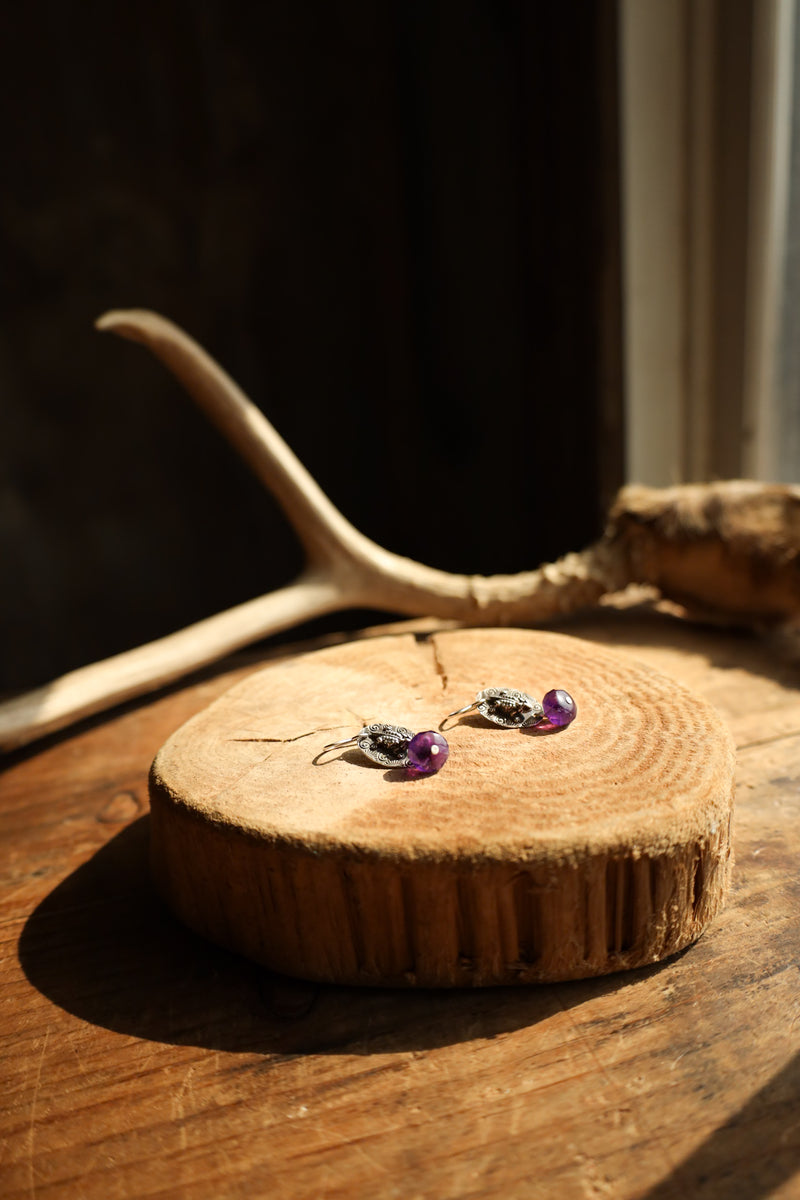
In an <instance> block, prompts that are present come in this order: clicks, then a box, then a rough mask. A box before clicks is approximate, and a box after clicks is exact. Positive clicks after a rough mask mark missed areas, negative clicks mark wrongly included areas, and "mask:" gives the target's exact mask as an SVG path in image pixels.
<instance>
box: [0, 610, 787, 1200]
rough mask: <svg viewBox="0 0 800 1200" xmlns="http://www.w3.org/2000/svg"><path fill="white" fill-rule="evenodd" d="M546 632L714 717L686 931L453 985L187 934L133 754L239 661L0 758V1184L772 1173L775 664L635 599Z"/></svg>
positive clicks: (755, 1188) (701, 1182)
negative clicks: (171, 902)
mask: <svg viewBox="0 0 800 1200" xmlns="http://www.w3.org/2000/svg"><path fill="white" fill-rule="evenodd" d="M560 628H561V629H562V630H564V631H566V632H570V633H573V634H576V635H578V636H582V637H586V638H588V639H591V640H594V641H598V642H603V643H605V644H611V645H616V646H618V647H620V648H623V649H626V650H629V651H630V652H631V653H632V654H634V655H635V656H636V657H638V658H639V659H642V660H645V661H647V662H650V663H652V664H653V665H654V666H657V667H659V668H660V669H661V670H663V671H665V672H667V673H669V674H672V675H674V676H675V677H676V678H679V679H681V680H682V681H683V682H684V683H686V684H688V685H689V686H690V687H692V688H694V689H695V690H696V691H698V692H699V693H701V694H703V695H704V696H706V697H707V698H708V699H710V700H711V701H712V702H713V703H715V704H716V705H717V706H718V707H719V709H720V710H721V711H722V712H723V713H724V715H725V716H726V717H727V718H728V719H729V721H730V724H731V727H732V729H733V731H734V734H735V736H736V740H737V744H738V747H739V782H738V801H737V820H736V835H735V845H736V856H737V866H736V872H735V886H734V892H733V896H732V899H731V902H730V904H729V906H728V908H727V910H726V911H725V913H724V914H723V916H722V917H721V918H720V919H718V920H717V921H716V923H715V924H714V925H713V927H712V928H711V930H710V932H709V933H707V934H706V936H705V937H704V938H703V939H702V940H701V941H700V942H699V943H697V944H696V945H695V946H693V947H691V948H690V949H689V950H687V951H685V952H684V953H683V954H682V955H680V956H678V957H677V958H675V959H673V960H671V961H669V962H667V963H665V964H662V965H661V966H658V967H653V968H649V969H646V970H641V971H637V972H632V973H627V974H622V975H617V976H612V977H607V978H604V979H595V980H589V981H586V982H578V983H569V984H561V985H554V986H547V987H539V988H518V989H512V988H502V989H496V990H492V989H489V990H483V991H470V992H465V991H458V992H394V991H367V990H357V989H353V988H340V987H318V986H312V985H310V984H305V983H298V982H293V981H290V980H287V979H283V978H279V977H277V976H274V975H270V974H269V973H268V972H266V971H264V970H262V969H260V968H257V967H256V966H254V965H252V964H250V963H248V962H246V961H243V960H241V959H238V958H235V957H233V956H232V955H229V954H227V953H224V952H223V951H221V950H218V949H216V948H214V947H212V946H210V945H207V944H205V943H203V942H202V941H200V940H199V939H198V938H196V937H194V936H193V935H191V934H190V933H188V932H187V931H186V930H185V929H183V928H182V927H181V926H180V925H179V924H178V923H177V922H176V921H175V920H174V919H173V918H172V917H171V916H170V915H169V914H168V913H167V912H166V911H165V910H164V908H163V907H162V906H161V904H160V903H159V901H158V900H157V899H156V898H155V896H154V895H153V892H152V889H151V886H150V882H149V879H148V872H147V863H146V842H147V817H146V815H145V814H146V811H147V770H148V766H149V764H150V761H151V759H152V757H153V754H154V753H155V751H156V749H157V748H158V746H159V745H160V743H161V742H162V741H163V740H164V739H165V737H166V736H167V735H168V734H169V733H170V732H171V731H172V730H173V729H174V728H175V727H176V725H178V724H179V723H180V722H182V721H183V720H184V719H185V718H187V717H188V716H189V715H191V714H192V713H194V712H196V711H197V710H198V709H199V708H201V707H203V706H204V705H205V704H206V703H208V702H209V701H210V700H211V699H213V698H214V697H216V696H217V695H218V694H219V693H220V692H221V691H222V690H223V689H224V688H225V687H226V686H228V685H229V684H230V683H231V682H232V681H233V680H234V679H236V678H239V677H241V675H242V674H243V673H244V671H246V670H248V669H252V666H253V665H254V662H255V661H256V660H254V658H253V657H252V656H251V657H250V658H248V659H245V658H240V659H238V660H237V661H236V662H235V663H234V664H233V665H232V666H229V669H226V670H224V671H222V672H220V673H219V674H218V675H216V676H215V677H213V678H208V679H204V680H202V681H201V682H195V683H194V684H192V685H191V686H188V687H186V688H184V689H182V690H179V691H175V692H172V693H170V694H168V695H164V696H161V697H159V698H157V699H156V700H153V701H151V702H149V703H146V704H142V705H139V706H134V707H131V708H129V709H127V710H126V711H124V712H122V713H121V714H118V715H115V716H113V717H112V718H109V719H107V720H105V721H99V722H95V723H94V724H92V725H91V726H89V727H84V728H83V729H81V730H80V731H79V732H78V733H76V734H74V735H72V736H64V737H60V738H57V739H54V740H52V741H50V742H49V743H48V744H46V745H45V746H44V747H43V748H39V749H38V750H33V751H29V752H27V753H24V754H19V755H17V756H16V757H15V758H13V759H11V760H9V761H8V763H7V766H6V770H5V773H4V775H3V777H2V779H0V797H1V798H0V813H1V814H2V826H1V836H2V844H3V849H2V857H1V858H0V864H1V865H2V872H3V882H4V884H5V886H4V888H3V892H2V929H3V935H4V936H3V951H4V954H3V960H2V990H0V1004H2V1024H0V1034H2V1062H3V1093H2V1115H1V1116H0V1121H1V1124H0V1144H1V1145H2V1155H1V1156H0V1163H1V1164H2V1166H0V1195H2V1196H3V1197H4V1198H5V1200H16V1198H17V1197H20V1198H22V1197H24V1198H25V1200H32V1198H34V1197H48V1196H49V1197H56V1196H69V1197H73V1196H74V1197H87V1198H92V1200H94V1198H96V1200H114V1198H116V1197H125V1198H126V1200H127V1198H132V1200H140V1198H150V1197H156V1196H164V1197H192V1198H195V1197H197V1198H201V1197H202V1198H206V1197H208V1198H213V1200H218V1198H226V1197H240V1196H241V1197H243V1198H244V1197H246V1198H247V1200H252V1198H254V1197H261V1196H268V1197H270V1198H271V1200H283V1198H287V1200H288V1198H292V1200H295V1198H303V1200H304V1198H305V1197H313V1198H317V1197H348V1198H351V1197H352V1198H356V1197H357V1198H359V1200H361V1198H363V1197H372V1196H376V1197H393V1196H397V1197H402V1198H403V1200H407V1198H413V1197H425V1198H426V1200H427V1198H428V1197H495V1196H502V1197H508V1196H520V1197H526V1198H534V1200H535V1198H539V1197H548V1198H549V1197H558V1198H559V1200H562V1198H566V1200H569V1198H571V1197H576V1198H578V1197H579V1198H581V1200H587V1198H589V1200H602V1198H605V1197H609V1198H613V1200H616V1198H618V1197H621V1198H625V1197H642V1198H645V1197H646V1198H647V1200H667V1198H668V1197H695V1196H699V1197H724V1198H725V1200H730V1198H731V1197H733V1198H737V1197H742V1198H746V1200H755V1198H758V1197H762V1196H764V1197H765V1196H770V1197H773V1196H777V1197H791V1196H800V1056H799V1055H798V1051H800V969H799V968H800V957H799V955H800V923H799V922H798V913H799V912H800V879H798V863H800V693H799V692H798V691H797V684H798V681H799V680H800V670H798V668H797V667H796V666H793V665H792V664H791V663H790V662H789V661H788V659H787V655H786V653H785V652H782V651H781V649H780V647H779V646H777V645H775V644H769V643H766V642H761V641H759V640H757V639H755V638H753V637H750V636H748V635H744V634H742V635H737V634H730V633H723V632H715V631H708V630H701V629H698V628H694V627H692V626H689V625H686V624H683V623H681V622H680V621H678V620H676V619H674V618H671V617H669V616H667V615H664V614H660V613H655V612H651V611H648V610H638V609H637V610H633V611H628V612H622V611H617V610H612V609H605V610H599V611H598V612H597V613H596V614H594V615H592V616H591V617H587V618H583V619H581V620H580V621H577V620H576V621H571V622H569V623H568V624H566V625H562V626H561V627H560ZM275 653H277V652H275ZM263 658H264V656H263V655H262V656H261V658H260V659H259V660H258V661H262V660H263Z"/></svg>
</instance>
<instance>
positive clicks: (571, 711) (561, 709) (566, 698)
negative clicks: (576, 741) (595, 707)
mask: <svg viewBox="0 0 800 1200" xmlns="http://www.w3.org/2000/svg"><path fill="white" fill-rule="evenodd" d="M542 708H543V709H544V715H545V716H546V717H547V719H548V721H549V722H550V724H551V725H569V723H570V721H574V720H575V714H576V713H577V711H578V706H577V704H576V703H575V701H574V700H573V699H572V696H570V694H569V692H565V691H564V689H563V688H553V690H552V692H548V693H547V695H546V696H545V698H544V699H543V700H542Z"/></svg>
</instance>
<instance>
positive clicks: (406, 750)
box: [322, 722, 450, 775]
mask: <svg viewBox="0 0 800 1200" xmlns="http://www.w3.org/2000/svg"><path fill="white" fill-rule="evenodd" d="M346 746H357V747H358V749H359V750H361V751H362V752H363V753H364V754H366V756H367V758H370V759H372V761H373V762H376V763H380V765H381V766H382V767H407V768H408V769H409V770H411V771H414V772H415V773H416V774H418V775H435V773H436V772H437V771H441V769H442V767H443V766H444V764H445V763H446V762H447V756H448V755H449V753H450V747H449V746H448V744H447V741H446V739H445V738H443V737H442V735H441V733H437V732H436V731H435V730H433V729H428V730H425V732H423V733H413V732H412V731H411V730H410V729H406V728H405V727H404V726H403V725H383V724H378V723H377V722H376V723H375V724H373V725H365V726H364V728H363V729H362V730H361V732H360V733H357V734H355V736H354V737H350V738H345V739H344V741H341V742H331V744H330V745H329V746H325V747H324V748H323V750H322V754H326V753H327V752H328V751H329V750H343V749H344V748H345V747H346Z"/></svg>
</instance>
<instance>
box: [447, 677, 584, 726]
mask: <svg viewBox="0 0 800 1200" xmlns="http://www.w3.org/2000/svg"><path fill="white" fill-rule="evenodd" d="M473 710H477V711H478V712H479V713H480V714H481V716H482V717H485V718H486V720H487V721H492V722H493V723H494V724H495V725H502V726H503V728H504V729H525V728H527V727H530V726H531V725H539V724H540V723H541V722H543V721H548V722H549V724H550V725H553V726H557V727H561V726H564V725H569V724H570V722H571V721H574V720H575V715H576V713H577V711H578V706H577V705H576V703H575V701H574V700H573V699H572V696H570V694H569V692H565V691H564V689H563V688H553V690H552V691H550V692H548V693H547V695H546V696H545V697H544V699H543V700H542V702H541V704H540V703H539V701H538V700H534V698H533V696H529V695H528V694H527V692H518V691H516V689H515V688H496V687H491V688H484V690H483V691H482V692H478V694H477V696H476V697H475V699H474V700H473V701H472V703H471V704H466V705H465V706H464V707H463V708H457V709H456V711H455V712H451V713H450V714H449V716H447V717H445V719H444V720H443V721H442V723H441V725H440V726H439V728H440V729H443V728H444V726H445V725H446V724H447V722H448V721H450V720H451V719H452V718H453V717H460V716H461V715H462V713H468V712H472V711H473Z"/></svg>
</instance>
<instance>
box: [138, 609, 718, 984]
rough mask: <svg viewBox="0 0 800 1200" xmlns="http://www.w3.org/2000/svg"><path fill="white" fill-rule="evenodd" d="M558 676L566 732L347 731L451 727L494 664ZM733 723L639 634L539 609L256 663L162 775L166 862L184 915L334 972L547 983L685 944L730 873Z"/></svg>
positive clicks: (230, 940) (289, 967)
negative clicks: (594, 637) (620, 635)
mask: <svg viewBox="0 0 800 1200" xmlns="http://www.w3.org/2000/svg"><path fill="white" fill-rule="evenodd" d="M492 684H494V685H495V686H497V685H500V686H508V687H512V686H513V687H518V688H524V689H525V690H526V691H528V692H531V693H533V694H535V695H536V696H538V697H541V696H543V695H544V694H545V693H546V692H548V691H549V690H550V689H551V688H552V687H564V688H566V690H567V691H568V692H570V693H571V694H572V695H573V696H574V697H575V698H576V700H577V703H578V705H579V715H578V719H577V720H576V721H575V722H574V723H573V724H572V725H570V726H569V728H565V729H560V730H553V729H550V730H549V732H548V731H547V730H546V729H545V728H543V727H541V726H539V727H535V728H531V729H527V730H519V729H517V730H513V729H501V728H498V727H497V726H496V725H492V724H491V723H490V722H489V721H487V720H485V719H484V718H482V717H480V716H479V715H477V714H474V713H473V714H471V715H469V714H466V715H463V716H462V717H461V718H460V719H458V720H456V721H454V722H453V723H452V728H450V729H449V730H448V737H449V740H450V758H449V760H448V762H447V764H446V766H445V768H444V770H442V771H440V772H439V773H438V774H436V775H433V776H430V777H428V778H419V777H417V778H413V776H412V777H409V772H408V771H406V770H403V769H402V768H400V769H397V768H395V769H388V770H387V768H386V767H380V766H378V765H376V764H372V763H370V762H369V761H368V760H366V759H365V757H364V756H363V754H362V753H361V752H360V751H359V750H357V749H352V748H351V749H350V750H341V751H339V752H338V753H329V754H328V755H326V756H325V761H321V756H322V755H323V750H324V747H325V745H326V743H329V742H331V741H337V740H342V739H346V738H348V737H349V736H351V735H352V734H353V733H354V732H356V733H357V732H358V731H359V730H360V729H361V727H362V726H364V725H367V724H368V723H369V722H370V721H374V720H382V721H389V722H393V723H395V724H398V725H402V726H404V727H407V728H409V729H411V730H412V731H419V730H426V729H437V728H439V726H440V724H441V723H442V721H443V719H444V717H445V716H446V715H447V713H448V712H452V710H454V709H458V708H461V707H463V705H464V703H465V702H466V703H467V704H469V703H470V701H471V700H473V699H474V696H475V693H476V691H478V690H479V689H482V688H485V687H488V686H491V685H492ZM732 743H733V739H732V737H731V735H730V732H729V730H728V728H727V726H726V725H725V722H724V720H723V719H722V718H721V717H720V716H719V715H718V714H717V713H716V711H715V710H714V708H713V707H712V706H711V705H710V704H707V703H706V701H704V700H703V699H702V697H700V696H698V695H697V694H696V693H695V692H692V691H689V690H688V689H687V688H684V687H682V686H681V685H680V684H678V683H676V682H675V680H673V679H670V678H668V677H667V676H665V675H663V674H661V673H660V672H658V671H654V670H653V669H652V668H651V667H648V666H645V665H642V664H640V663H637V662H636V661H635V660H634V659H632V658H630V657H629V656H628V655H622V654H618V653H610V652H609V651H608V650H604V649H600V648H598V647H594V646H588V645H587V644H586V642H585V641H584V640H582V639H580V638H572V637H565V636H564V635H563V634H555V633H547V632H543V631H541V630H526V629H456V630H442V631H440V632H435V633H432V634H430V636H428V637H422V636H421V635H419V634H417V635H413V634H411V633H406V634H393V635H389V636H386V637H376V638H365V639H362V640H360V641H356V642H351V643H350V644H348V645H343V646H333V647H329V648H326V649H322V650H317V651H314V652H312V653H309V654H299V655H297V656H296V657H294V658H292V659H291V660H288V661H286V660H284V661H282V662H279V663H274V664H272V665H271V666H268V667H265V668H264V669H263V670H261V671H254V672H253V673H252V674H250V675H248V676H247V678H246V679H244V680H243V681H242V682H241V683H239V684H237V685H236V686H235V687H233V688H231V689H230V690H229V691H227V692H226V693H225V694H224V695H223V696H221V697H220V699H219V700H217V701H216V702H215V703H214V704H212V705H210V706H209V707H208V708H207V709H205V710H204V711H203V712H201V713H198V715H197V716H196V717H193V718H192V719H191V720H190V721H188V722H187V723H186V724H185V725H183V726H182V727H181V728H180V729H178V730H177V731H176V732H175V733H174V734H173V735H172V736H171V737H170V738H169V739H168V741H167V742H166V744H165V745H164V746H163V747H162V748H161V750H160V751H159V753H158V756H157V757H156V760H155V762H154V764H153V769H152V772H151V777H150V803H151V809H152V812H151V831H152V832H151V847H152V862H153V868H154V875H155V878H156V881H157V883H158V886H159V890H160V892H161V894H162V895H163V896H164V898H165V899H166V900H167V902H168V903H169V906H170V908H171V909H172V910H173V911H174V912H175V913H176V914H177V915H178V916H180V917H181V918H182V919H183V920H184V921H185V922H186V924H187V925H188V926H189V928H190V929H193V930H195V931H196V932H197V933H200V934H202V935H204V936H207V937H209V938H210V939H211V940H212V941H214V942H216V943H218V944H219V945H221V946H224V947H226V948H227V949H230V950H237V951H240V952H242V953H244V954H246V955H247V956H248V957H250V958H253V959H255V960H256V961H257V962H260V963H263V964H264V965H265V966H268V967H271V968H272V969H274V970H277V971H281V972H283V973H285V974H287V975H291V976H294V977H300V978H302V979H311V980H317V981H320V982H327V983H352V984H359V983H360V984H373V985H383V986H395V987H400V986H409V987H442V986H444V987H454V986H455V987H458V986H460V987H465V986H470V985H478V986H486V985H490V984H491V985H497V984H512V983H517V984H522V985H524V984H529V983H537V982H555V981H560V980H564V979H582V978H585V977H587V976H590V975H605V974H609V973H610V972H612V971H618V970H620V969H623V968H626V967H640V966H644V965H649V964H651V963H653V962H656V961H658V960H660V959H663V958H666V957H668V956H669V955H670V954H674V953H675V952H676V951H678V950H682V949H684V948H685V947H686V946H687V945H688V944H689V943H690V942H692V941H694V940H695V939H696V938H697V937H699V935H700V934H701V933H702V931H703V929H704V928H705V926H706V925H707V923H708V921H709V920H711V919H713V917H714V916H715V915H716V914H717V912H718V910H719V908H720V907H721V904H722V902H723V899H724V896H725V894H726V892H727V888H728V883H729V878H730V849H731V803H732V798H733V795H732V793H733V775H734V765H735V762H734V752H733V744H732Z"/></svg>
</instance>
